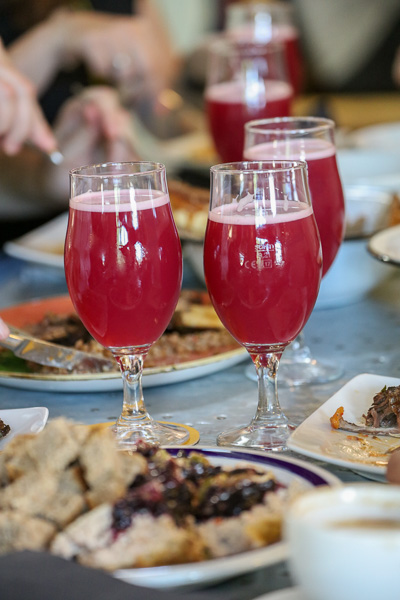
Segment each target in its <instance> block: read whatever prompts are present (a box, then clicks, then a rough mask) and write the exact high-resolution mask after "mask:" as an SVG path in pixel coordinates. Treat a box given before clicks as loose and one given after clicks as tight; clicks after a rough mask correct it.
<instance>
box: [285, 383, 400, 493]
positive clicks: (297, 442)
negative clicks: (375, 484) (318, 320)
mask: <svg viewBox="0 0 400 600" xmlns="http://www.w3.org/2000/svg"><path fill="white" fill-rule="evenodd" d="M385 385H386V386H388V387H389V386H397V385H400V379H397V378H395V377H386V376H383V375H372V374H369V373H364V374H362V375H357V376H356V377H354V378H353V379H351V380H350V381H349V382H348V383H346V385H344V386H343V387H342V388H341V389H340V390H339V391H338V392H336V394H334V395H333V396H332V397H331V398H330V399H329V400H327V401H326V402H325V403H324V404H322V406H320V407H319V408H318V409H317V410H316V411H315V412H314V413H313V414H312V415H311V416H309V417H308V418H307V419H306V420H305V421H303V423H302V424H301V425H299V427H298V428H297V429H296V430H295V431H294V432H293V433H292V435H291V436H290V438H289V441H288V446H289V448H290V449H291V450H294V451H295V452H298V453H300V454H304V455H305V456H309V457H311V458H315V459H318V460H323V461H325V462H327V463H332V464H334V465H338V466H341V467H347V468H348V469H352V470H353V471H357V472H359V473H361V474H363V475H365V476H367V477H369V478H372V479H377V480H382V481H385V472H386V464H387V460H388V456H389V454H386V453H387V452H388V451H389V450H390V449H393V448H395V447H397V446H400V439H399V438H395V437H390V436H387V437H384V436H380V437H379V438H378V437H376V436H368V435H361V434H354V435H353V434H351V433H350V432H348V431H340V430H334V429H332V427H331V424H330V421H329V419H330V417H332V416H333V415H334V414H335V412H336V410H337V409H338V408H339V407H341V406H343V408H344V414H343V417H344V418H345V419H346V420H347V421H350V422H352V423H358V424H363V423H362V421H361V417H362V415H363V414H365V413H366V412H367V410H368V409H369V407H370V406H371V404H372V399H373V397H374V395H375V394H376V393H377V392H379V391H380V390H381V389H382V388H383V387H384V386H385Z"/></svg>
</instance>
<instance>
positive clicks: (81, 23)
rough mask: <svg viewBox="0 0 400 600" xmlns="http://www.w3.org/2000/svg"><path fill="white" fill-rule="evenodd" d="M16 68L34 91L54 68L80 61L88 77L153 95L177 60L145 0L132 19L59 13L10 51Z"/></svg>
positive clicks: (168, 78)
mask: <svg viewBox="0 0 400 600" xmlns="http://www.w3.org/2000/svg"><path fill="white" fill-rule="evenodd" d="M9 50H10V54H11V56H12V59H13V61H14V62H15V64H16V65H17V66H18V68H19V69H20V70H21V72H23V73H24V74H25V76H27V77H29V78H30V79H31V80H32V81H33V83H34V84H35V86H36V87H37V89H38V90H39V92H42V91H43V90H44V89H46V88H47V87H48V85H49V84H50V82H51V80H52V79H53V78H54V76H55V75H56V74H57V72H58V71H59V70H61V69H62V68H64V67H65V66H67V65H71V64H72V65H73V64H75V63H79V62H83V63H85V64H86V65H87V68H88V69H89V71H90V72H91V73H92V75H94V76H96V77H98V78H100V79H102V80H104V81H108V82H112V83H115V84H116V85H121V86H123V87H124V88H125V89H129V90H131V91H132V93H133V94H143V93H145V94H149V95H151V94H157V93H158V92H159V91H160V90H161V89H163V87H165V86H166V85H168V84H169V82H170V81H171V79H172V78H173V77H174V75H175V73H176V72H177V69H178V61H177V58H176V56H175V54H174V52H173V48H172V45H171V43H170V42H169V39H168V36H167V33H166V31H165V29H164V27H163V24H162V22H161V21H160V19H159V17H158V14H157V10H156V9H155V7H154V6H153V5H152V3H151V1H150V0H141V1H140V2H139V11H138V14H136V15H133V16H132V15H115V14H109V13H102V12H95V11H70V10H65V9H61V10H58V11H56V12H55V13H54V14H53V15H51V16H50V17H49V18H48V19H47V20H46V21H44V22H43V23H40V24H39V25H37V26H36V27H34V28H33V29H32V30H31V31H29V32H28V33H26V34H24V35H23V36H21V37H20V38H19V39H18V40H17V41H16V42H14V43H13V44H12V45H11V46H10V47H9Z"/></svg>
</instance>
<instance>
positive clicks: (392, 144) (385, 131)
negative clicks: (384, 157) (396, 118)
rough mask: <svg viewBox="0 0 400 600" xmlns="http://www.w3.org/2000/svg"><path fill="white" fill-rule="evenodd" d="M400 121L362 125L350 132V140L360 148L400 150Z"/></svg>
mask: <svg viewBox="0 0 400 600" xmlns="http://www.w3.org/2000/svg"><path fill="white" fill-rule="evenodd" d="M399 139H400V122H394V123H380V124H378V125H370V126H368V127H362V128H361V129H357V131H354V132H353V133H352V134H350V140H351V142H352V143H353V144H355V145H356V146H358V147H360V148H374V149H382V150H386V151H388V150H391V151H393V152H399Z"/></svg>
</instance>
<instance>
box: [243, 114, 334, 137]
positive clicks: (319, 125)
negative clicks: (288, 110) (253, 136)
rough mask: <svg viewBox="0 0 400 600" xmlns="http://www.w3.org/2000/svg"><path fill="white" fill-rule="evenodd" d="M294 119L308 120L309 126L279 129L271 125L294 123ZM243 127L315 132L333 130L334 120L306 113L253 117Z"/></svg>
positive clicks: (247, 129)
mask: <svg viewBox="0 0 400 600" xmlns="http://www.w3.org/2000/svg"><path fill="white" fill-rule="evenodd" d="M296 121H304V122H305V121H309V122H310V124H311V126H310V127H293V128H289V129H279V128H276V127H273V126H272V125H273V124H277V125H279V123H282V124H284V123H294V122H296ZM264 125H265V127H264ZM268 125H271V127H269V128H268ZM244 127H245V131H246V132H251V133H278V134H280V133H282V134H288V133H293V134H295V133H296V134H300V133H303V132H304V133H316V132H321V131H328V130H333V129H334V128H335V121H333V120H332V119H328V118H327V117H313V116H308V115H306V116H301V115H300V116H295V117H273V118H271V119H255V120H254V121H247V123H245V125H244Z"/></svg>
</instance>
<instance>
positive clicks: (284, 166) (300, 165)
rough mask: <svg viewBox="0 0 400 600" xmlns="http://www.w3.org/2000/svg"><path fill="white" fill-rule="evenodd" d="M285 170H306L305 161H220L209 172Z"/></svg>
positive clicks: (278, 171) (270, 171)
mask: <svg viewBox="0 0 400 600" xmlns="http://www.w3.org/2000/svg"><path fill="white" fill-rule="evenodd" d="M285 171H307V162H306V161H305V160H280V159H277V160H274V159H272V160H242V161H238V162H231V163H220V164H218V165H213V166H212V167H211V168H210V172H211V173H212V174H213V175H214V174H219V173H224V174H225V173H245V174H247V173H259V174H262V173H264V174H267V173H270V174H275V173H284V172H285Z"/></svg>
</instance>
